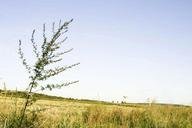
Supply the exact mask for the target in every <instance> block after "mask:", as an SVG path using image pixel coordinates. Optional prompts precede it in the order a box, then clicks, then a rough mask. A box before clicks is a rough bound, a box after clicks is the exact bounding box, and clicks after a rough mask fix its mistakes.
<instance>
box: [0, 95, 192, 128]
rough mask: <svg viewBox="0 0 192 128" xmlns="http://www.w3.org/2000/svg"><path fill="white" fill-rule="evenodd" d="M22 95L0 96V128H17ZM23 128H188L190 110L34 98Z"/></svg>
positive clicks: (156, 105) (41, 97)
mask: <svg viewBox="0 0 192 128" xmlns="http://www.w3.org/2000/svg"><path fill="white" fill-rule="evenodd" d="M22 94H23V93H21V92H20V93H19V92H17V93H1V94H0V128H17V127H18V121H19V118H20V109H21V107H22V105H23V101H24V99H23V98H22ZM36 96H37V97H38V100H37V101H36V102H35V103H34V104H33V105H31V106H30V108H28V111H27V116H26V117H25V120H24V125H23V126H22V127H25V128H192V107H190V106H182V105H161V104H152V105H151V106H150V105H148V104H128V103H124V104H114V103H107V102H99V101H89V100H75V99H65V98H61V97H51V96H46V95H38V94H37V95H36Z"/></svg>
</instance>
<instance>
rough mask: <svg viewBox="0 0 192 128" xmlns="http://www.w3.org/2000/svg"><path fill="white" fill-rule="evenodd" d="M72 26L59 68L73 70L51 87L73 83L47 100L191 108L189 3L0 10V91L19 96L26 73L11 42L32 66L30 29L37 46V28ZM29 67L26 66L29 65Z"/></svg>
mask: <svg viewBox="0 0 192 128" xmlns="http://www.w3.org/2000/svg"><path fill="white" fill-rule="evenodd" d="M71 18H74V22H73V23H72V24H71V26H70V28H69V32H68V34H67V35H68V37H69V39H68V40H67V42H66V44H65V46H64V47H65V48H66V49H67V48H71V47H73V48H74V51H73V52H72V53H71V54H68V55H65V57H64V61H63V63H62V64H63V65H65V64H70V63H74V62H81V65H80V66H79V67H76V68H74V69H72V70H69V71H67V72H65V73H63V74H61V75H60V76H59V77H58V78H54V79H52V81H58V82H59V81H65V80H80V82H79V83H78V84H75V85H72V86H70V87H66V88H63V89H61V90H55V91H52V92H46V93H48V94H51V95H59V96H65V97H73V98H88V99H99V100H108V101H112V100H122V97H123V96H127V97H128V101H129V102H145V101H146V99H147V98H149V97H153V98H156V100H157V101H158V102H164V103H181V104H191V103H192V93H191V92H192V36H191V35H192V1H191V0H132V1H131V0H118V1H117V0H95V1H90V0H81V1H77V0H76V1H75V0H70V1H67V0H28V1H26V0H17V1H10V0H6V1H1V4H0V35H1V41H0V55H1V61H0V77H2V78H3V79H2V80H0V86H1V87H2V82H3V81H5V82H6V83H7V87H8V88H9V89H15V88H16V87H17V88H18V89H24V88H25V87H26V85H27V73H26V71H25V69H24V67H23V66H22V64H21V61H20V60H19V59H18V54H17V49H18V40H19V39H21V40H22V41H23V48H24V51H25V53H26V58H30V60H33V57H32V54H31V44H30V35H31V32H32V29H34V28H35V29H36V30H37V31H38V32H39V34H40V35H39V34H38V35H37V40H38V39H39V38H41V32H42V24H43V23H46V24H47V26H49V27H51V23H52V22H53V21H55V22H58V21H59V20H60V19H62V20H63V21H66V20H69V19H71ZM30 62H32V61H30Z"/></svg>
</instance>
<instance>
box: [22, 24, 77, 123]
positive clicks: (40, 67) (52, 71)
mask: <svg viewBox="0 0 192 128" xmlns="http://www.w3.org/2000/svg"><path fill="white" fill-rule="evenodd" d="M72 21H73V20H70V21H68V22H64V23H63V24H62V23H61V21H60V22H59V25H58V27H57V29H56V28H55V23H53V25H52V33H53V35H52V37H51V39H50V40H48V37H47V36H46V26H45V24H44V25H43V42H42V44H41V49H38V46H37V44H36V42H35V39H34V36H35V30H33V32H32V36H31V43H32V46H33V52H34V54H35V58H36V60H35V63H34V65H33V66H29V65H28V63H27V60H26V58H25V57H24V53H23V51H22V48H21V40H19V52H18V53H19V55H20V58H21V60H22V63H23V65H24V66H25V68H26V69H27V71H28V73H29V79H30V82H29V85H28V87H27V89H26V97H25V99H26V101H25V103H24V106H23V109H22V112H21V119H20V126H21V125H22V122H23V119H24V117H25V115H26V109H27V107H28V106H29V105H31V104H32V103H33V102H35V98H34V97H33V92H34V89H37V88H39V90H42V91H43V90H47V89H48V90H52V89H55V88H61V87H63V86H68V85H71V84H74V83H77V82H78V81H71V82H64V83H59V84H55V83H52V84H46V85H42V84H39V83H40V82H42V81H45V80H47V79H48V78H50V77H53V76H56V75H58V74H60V73H62V72H64V71H66V70H67V69H70V68H73V67H74V66H77V65H79V64H80V63H75V64H72V65H68V66H61V67H56V68H50V66H49V65H52V64H55V63H57V62H59V61H61V60H62V55H64V54H66V53H69V52H71V51H72V50H73V49H69V50H67V51H63V52H59V51H58V50H59V49H60V48H61V46H62V44H63V42H65V41H66V39H67V37H63V35H64V34H65V33H66V32H67V30H68V26H69V24H70V23H71V22H72Z"/></svg>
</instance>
